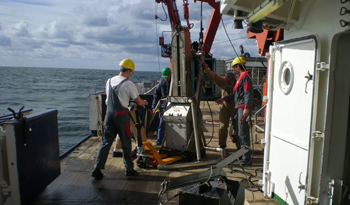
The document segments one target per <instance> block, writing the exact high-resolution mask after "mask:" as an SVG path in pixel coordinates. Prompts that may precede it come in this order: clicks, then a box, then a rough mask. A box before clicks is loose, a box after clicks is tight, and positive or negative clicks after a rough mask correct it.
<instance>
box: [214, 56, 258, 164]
mask: <svg viewBox="0 0 350 205" xmlns="http://www.w3.org/2000/svg"><path fill="white" fill-rule="evenodd" d="M245 63H246V61H245V59H244V58H242V57H237V58H235V59H233V61H232V66H231V68H233V70H234V71H235V73H236V74H237V75H239V78H238V80H237V81H236V84H235V86H234V87H233V94H230V95H228V96H225V97H224V98H221V99H218V100H216V102H217V103H218V104H222V103H223V101H226V102H229V101H231V100H233V99H234V102H235V105H236V108H237V123H238V126H237V127H238V144H239V146H240V147H242V146H248V147H250V135H249V127H248V122H247V117H248V116H250V114H251V112H252V108H253V102H254V91H253V88H252V85H253V83H252V80H251V77H250V76H249V74H248V72H247V71H245ZM239 164H242V165H251V151H248V152H247V153H246V154H244V155H243V156H242V159H241V160H240V161H235V165H239Z"/></svg>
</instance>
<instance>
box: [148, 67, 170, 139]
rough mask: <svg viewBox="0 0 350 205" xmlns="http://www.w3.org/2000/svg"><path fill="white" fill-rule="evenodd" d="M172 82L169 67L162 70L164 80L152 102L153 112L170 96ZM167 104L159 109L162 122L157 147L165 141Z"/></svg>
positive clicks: (164, 103) (157, 88)
mask: <svg viewBox="0 0 350 205" xmlns="http://www.w3.org/2000/svg"><path fill="white" fill-rule="evenodd" d="M170 81H171V70H170V68H169V67H165V68H163V70H162V79H161V80H160V82H159V83H158V85H157V86H156V88H155V90H154V94H153V102H152V110H153V112H154V111H155V110H154V108H155V107H156V105H157V103H158V101H159V100H160V99H162V98H166V97H168V95H169V89H170ZM166 105H167V102H162V104H161V105H160V107H159V112H160V120H159V126H158V134H157V141H156V144H157V145H161V144H162V142H163V139H164V127H165V123H164V121H163V114H164V112H165V108H166Z"/></svg>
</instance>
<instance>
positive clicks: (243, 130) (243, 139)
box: [237, 108, 252, 161]
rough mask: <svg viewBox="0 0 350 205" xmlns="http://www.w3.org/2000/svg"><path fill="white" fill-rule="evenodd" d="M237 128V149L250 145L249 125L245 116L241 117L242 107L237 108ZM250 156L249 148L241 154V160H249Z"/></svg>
mask: <svg viewBox="0 0 350 205" xmlns="http://www.w3.org/2000/svg"><path fill="white" fill-rule="evenodd" d="M249 113H251V109H250V110H249ZM237 123H238V124H237V128H238V146H239V147H237V148H238V149H240V148H241V146H248V147H250V133H249V126H248V121H247V120H246V118H244V117H243V108H238V109H237ZM251 157H252V152H251V151H250V150H249V151H248V152H247V153H246V154H244V155H243V156H242V159H243V160H246V161H249V160H250V159H251Z"/></svg>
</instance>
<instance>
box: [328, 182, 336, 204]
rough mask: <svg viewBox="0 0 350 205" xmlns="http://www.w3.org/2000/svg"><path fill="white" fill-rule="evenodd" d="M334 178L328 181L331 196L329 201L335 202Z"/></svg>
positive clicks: (329, 195)
mask: <svg viewBox="0 0 350 205" xmlns="http://www.w3.org/2000/svg"><path fill="white" fill-rule="evenodd" d="M334 185H335V182H334V179H332V180H331V181H330V182H328V193H327V194H328V198H329V203H330V204H333V195H334Z"/></svg>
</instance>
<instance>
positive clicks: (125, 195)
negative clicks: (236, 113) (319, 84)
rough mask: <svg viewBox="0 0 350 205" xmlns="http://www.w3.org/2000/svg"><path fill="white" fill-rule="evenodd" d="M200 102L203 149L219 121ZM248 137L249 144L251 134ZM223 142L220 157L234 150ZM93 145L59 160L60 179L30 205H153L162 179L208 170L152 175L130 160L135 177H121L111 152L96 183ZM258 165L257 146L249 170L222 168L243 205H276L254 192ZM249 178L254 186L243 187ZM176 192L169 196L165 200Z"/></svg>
mask: <svg viewBox="0 0 350 205" xmlns="http://www.w3.org/2000/svg"><path fill="white" fill-rule="evenodd" d="M201 103H202V104H201V105H200V108H201V110H202V113H203V121H202V126H203V131H204V135H205V137H206V140H207V142H208V141H209V140H210V139H211V138H212V140H211V142H210V144H209V145H208V146H212V147H215V146H218V145H217V144H218V129H219V126H218V124H217V123H215V122H216V121H217V120H218V119H219V107H218V105H216V103H215V102H212V101H210V102H209V105H210V109H209V106H208V104H207V103H206V102H204V101H202V102H201ZM210 110H211V111H212V116H213V119H214V125H213V124H212V123H210V122H211V121H212V117H211V113H210ZM213 129H214V132H213ZM253 138H254V140H255V134H254V133H253ZM261 138H263V133H257V141H260V139H261ZM148 140H149V141H150V142H151V143H152V144H155V140H156V135H155V133H150V135H149V136H148ZM227 140H228V141H227V145H228V147H227V148H226V149H225V150H226V155H229V154H233V153H234V152H235V151H236V150H237V148H236V146H235V144H233V143H232V142H230V139H229V138H228V139H227ZM99 142H100V137H97V136H93V137H91V138H89V139H88V140H87V141H85V142H84V143H82V144H81V145H80V146H79V147H77V148H76V149H75V150H74V151H72V152H71V153H70V154H69V155H68V156H67V157H65V158H63V159H62V160H61V175H60V176H59V177H58V178H56V179H55V180H54V181H53V182H52V183H51V184H50V185H49V186H47V187H46V189H45V190H44V191H43V192H42V193H41V194H39V195H38V196H37V197H36V198H34V199H33V200H32V202H31V203H30V204H31V205H36V204H50V205H55V204H60V205H61V204H69V205H73V204H91V205H100V204H150V205H151V204H159V199H158V192H159V191H160V189H161V186H160V185H161V183H162V182H163V181H164V180H165V179H171V178H174V177H180V176H185V175H188V174H191V173H196V172H203V171H206V170H208V168H201V169H191V170H189V169H188V170H171V171H165V170H158V169H157V168H149V169H140V168H139V167H137V166H136V159H134V164H135V169H136V170H137V171H138V172H139V173H140V175H139V176H136V177H132V178H126V177H125V171H124V165H123V160H122V158H113V157H112V150H111V151H110V155H109V156H108V160H107V163H106V166H105V170H102V172H103V174H104V177H103V178H102V179H101V180H96V179H94V178H92V177H91V172H92V170H93V166H94V162H95V157H96V153H97V149H98V144H99ZM219 158H220V153H219V152H213V151H206V156H205V157H203V158H202V161H206V160H212V159H219ZM262 164H263V145H261V144H259V143H254V155H253V164H252V166H248V167H245V168H244V169H242V168H239V167H235V168H234V169H232V171H231V170H230V169H229V168H228V167H225V168H224V171H225V172H226V174H227V178H228V179H230V180H234V181H240V182H241V181H242V182H243V185H244V187H245V204H277V203H276V202H275V201H274V200H272V199H265V198H264V197H263V194H262V192H260V191H259V188H260V189H261V186H260V185H258V180H261V179H262ZM250 177H251V181H252V182H253V184H254V185H253V184H251V183H249V182H248V179H249V178H250ZM178 191H179V190H173V191H170V192H169V195H168V196H169V198H171V197H172V195H173V194H175V193H177V192H178ZM161 199H162V200H165V195H162V197H161ZM178 201H179V197H178V196H177V197H174V198H172V199H171V200H169V201H168V202H167V204H178V203H179V202H178Z"/></svg>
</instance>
